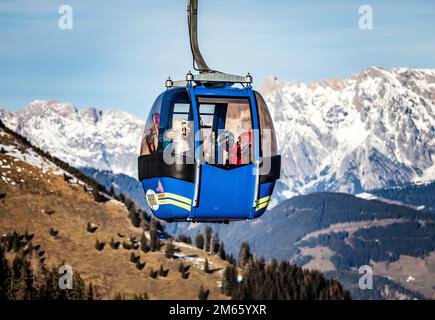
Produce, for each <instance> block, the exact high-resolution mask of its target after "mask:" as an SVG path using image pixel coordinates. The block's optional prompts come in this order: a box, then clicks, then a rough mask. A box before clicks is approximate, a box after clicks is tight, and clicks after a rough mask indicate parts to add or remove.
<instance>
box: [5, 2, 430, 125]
mask: <svg viewBox="0 0 435 320" xmlns="http://www.w3.org/2000/svg"><path fill="white" fill-rule="evenodd" d="M62 4H68V5H70V6H71V7H72V8H73V13H74V15H73V18H74V29H73V30H69V31H62V30H60V29H59V28H58V19H59V17H60V15H59V13H58V9H59V6H60V5H62ZM186 4H187V0H158V1H148V0H125V1H115V0H113V1H112V0H105V1H97V0H83V1H78V0H63V1H54V0H51V1H50V0H39V1H35V0H0V107H6V108H8V109H11V110H19V109H21V108H22V107H24V106H25V105H26V104H28V103H29V102H30V101H32V100H35V99H56V100H60V101H65V102H71V103H73V104H74V105H76V106H77V107H78V108H85V107H91V106H92V107H97V108H101V109H106V108H118V109H122V110H126V111H129V112H132V113H134V114H136V115H138V116H141V117H142V118H144V117H145V114H146V112H147V111H148V109H149V106H150V105H151V104H152V102H153V100H154V98H155V96H157V94H158V93H160V92H161V91H162V90H164V80H165V79H166V78H167V76H168V75H171V77H172V78H173V79H177V78H180V79H181V78H184V76H185V73H186V72H187V71H188V70H189V69H191V68H192V67H191V64H192V61H191V55H190V49H189V44H188V33H187V25H186ZM364 4H368V5H371V6H372V8H373V18H374V29H373V30H366V31H363V30H360V29H359V28H358V20H359V14H358V8H359V7H360V6H361V5H364ZM199 6H200V8H199V9H200V17H199V24H200V26H199V27H200V31H199V41H200V46H201V50H202V52H203V55H204V57H205V58H206V61H207V63H208V64H209V66H211V67H212V68H214V69H218V70H221V71H225V72H229V73H234V74H242V75H244V74H246V72H247V71H249V72H251V73H252V74H253V76H254V80H255V84H257V85H258V84H260V83H261V81H262V80H263V79H264V78H265V77H267V76H276V77H278V78H280V79H287V80H297V81H313V80H319V79H329V78H339V77H346V76H349V75H350V74H352V73H356V72H360V71H361V70H363V69H365V68H367V67H369V66H380V67H399V66H405V67H417V68H435V41H434V40H435V1H422V0H417V1H397V0H395V1H379V0H378V1H365V0H361V1H350V0H342V1H335V0H331V1H308V0H304V1H290V0H236V1H234V0H218V1H217V0H200V4H199Z"/></svg>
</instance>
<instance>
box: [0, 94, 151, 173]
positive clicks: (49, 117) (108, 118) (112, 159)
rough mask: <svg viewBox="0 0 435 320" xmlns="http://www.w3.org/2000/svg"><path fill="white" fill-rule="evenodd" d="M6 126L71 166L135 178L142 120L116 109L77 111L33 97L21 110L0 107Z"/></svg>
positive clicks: (68, 106)
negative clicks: (36, 99) (15, 110)
mask: <svg viewBox="0 0 435 320" xmlns="http://www.w3.org/2000/svg"><path fill="white" fill-rule="evenodd" d="M0 118H1V119H2V121H3V122H4V123H5V125H6V126H7V127H9V128H10V129H12V130H14V131H16V132H17V133H19V134H20V135H23V136H25V137H26V138H27V139H28V140H29V141H30V142H31V143H32V144H34V145H36V146H38V147H40V148H41V149H43V150H45V151H47V152H49V153H50V154H52V155H53V156H55V157H58V158H60V159H62V160H64V161H66V162H68V163H69V164H71V165H73V166H75V167H79V168H80V167H91V168H95V169H98V170H107V171H112V172H114V173H125V174H127V175H130V176H132V177H135V178H137V157H138V154H139V149H140V140H141V137H142V134H143V130H144V126H145V122H144V121H143V120H142V119H139V118H137V117H135V116H133V115H131V114H129V113H127V112H123V111H119V110H113V109H110V110H107V111H101V110H97V109H94V108H89V109H84V110H81V111H78V110H77V109H76V108H75V107H74V106H73V105H71V104H68V103H60V102H56V101H34V102H32V103H30V104H29V105H28V106H27V107H25V108H24V109H23V110H21V111H18V112H10V111H8V110H5V109H2V110H0Z"/></svg>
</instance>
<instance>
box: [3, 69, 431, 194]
mask: <svg viewBox="0 0 435 320" xmlns="http://www.w3.org/2000/svg"><path fill="white" fill-rule="evenodd" d="M259 91H260V92H261V93H262V94H263V96H264V98H265V100H266V101H267V103H268V106H269V108H270V111H271V114H272V117H273V119H274V123H275V129H276V132H277V139H278V146H279V148H280V153H281V155H282V175H281V176H282V179H281V181H280V182H279V183H278V185H277V191H278V194H279V196H280V197H281V199H282V198H288V197H290V196H292V195H295V194H301V193H307V192H310V191H341V192H350V193H360V192H364V191H367V190H372V189H377V188H385V187H390V186H395V185H402V184H406V183H409V182H418V181H431V180H435V157H434V154H435V70H432V69H409V68H396V69H382V68H376V67H372V68H369V69H367V70H364V71H363V72H361V73H358V74H355V75H352V76H350V77H348V78H346V79H332V80H323V81H315V82H311V83H301V82H295V81H293V82H290V81H283V80H278V79H276V78H269V79H266V80H265V81H264V82H263V84H262V85H261V86H260V89H259ZM0 117H1V118H2V119H3V122H4V123H5V124H6V125H7V126H8V127H9V128H11V129H13V130H15V131H17V132H18V133H19V134H21V135H23V136H25V137H26V138H28V139H29V140H30V141H31V142H32V143H33V144H34V145H36V146H38V147H40V148H42V149H43V150H45V151H48V152H49V153H51V154H53V155H54V156H56V157H58V158H60V159H62V160H64V161H66V162H68V163H70V164H72V165H74V166H76V167H92V168H95V169H98V170H110V171H112V172H114V173H125V174H128V175H130V176H132V177H137V156H138V153H139V145H140V140H141V136H142V133H143V128H144V121H143V120H141V119H139V118H137V117H135V116H133V115H131V114H129V113H126V112H123V111H119V110H115V109H109V110H105V111H101V110H98V109H94V108H89V109H85V110H80V111H78V110H77V109H76V108H75V107H74V106H73V105H71V104H67V103H60V102H56V101H34V102H32V103H30V104H29V105H28V106H27V107H26V108H24V109H23V110H21V111H19V112H10V111H8V110H4V109H3V110H0Z"/></svg>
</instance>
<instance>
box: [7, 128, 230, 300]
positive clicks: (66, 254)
mask: <svg viewBox="0 0 435 320" xmlns="http://www.w3.org/2000/svg"><path fill="white" fill-rule="evenodd" d="M2 146H6V147H10V146H15V148H16V149H21V150H22V151H25V150H24V149H25V148H24V147H23V146H22V145H21V144H20V143H18V142H17V141H16V139H15V138H14V137H13V136H11V135H9V134H6V133H4V131H3V130H1V129H0V149H1V147H2ZM5 149H6V150H8V149H7V148H5ZM0 161H1V163H0V193H6V198H5V201H4V203H3V204H1V203H0V232H1V234H3V233H7V232H11V231H13V230H16V231H17V232H20V233H24V231H25V230H28V231H29V232H30V233H34V234H35V237H34V239H33V241H32V242H33V243H34V244H41V245H42V247H43V250H45V251H46V256H47V260H46V263H47V265H48V266H58V265H59V264H61V262H62V261H65V262H66V263H67V264H69V265H71V266H72V267H73V270H74V271H75V272H80V274H81V275H82V277H83V278H84V280H85V281H91V282H92V283H93V285H95V286H96V288H97V292H98V293H99V295H100V296H101V297H102V298H105V299H111V298H113V297H114V296H115V294H116V293H124V294H126V295H127V297H132V296H133V295H134V294H140V293H143V292H147V293H148V295H149V297H150V298H151V299H197V295H198V290H199V287H200V286H201V285H203V286H204V287H205V288H208V289H210V296H209V298H210V299H218V298H220V299H222V298H225V296H223V295H221V294H220V291H219V288H218V283H219V281H220V280H221V276H222V271H217V272H215V273H213V274H205V273H204V272H203V271H202V270H201V269H200V268H201V267H202V261H203V260H204V258H206V257H207V258H208V259H209V262H210V265H211V267H212V268H224V267H225V266H226V263H225V262H224V261H221V260H219V259H217V258H216V257H211V256H208V255H207V254H206V253H205V252H203V251H201V250H197V249H195V248H193V247H188V246H184V245H181V244H177V243H176V247H177V248H178V249H180V250H181V251H180V252H179V253H180V254H185V255H192V256H194V257H195V256H197V259H195V261H196V264H195V263H194V262H193V261H186V262H185V265H192V267H191V269H190V277H189V279H187V280H183V279H181V276H180V273H179V272H178V270H177V269H178V265H179V261H178V260H168V259H166V258H165V256H164V253H163V250H164V248H163V249H162V251H161V252H155V253H147V254H145V253H143V252H141V251H139V250H134V252H135V253H136V254H140V256H141V262H144V261H146V266H145V268H144V269H143V270H141V271H139V270H137V269H136V267H135V265H134V264H132V263H131V262H130V254H131V252H133V250H131V251H130V250H126V249H123V248H120V249H118V250H114V249H112V248H110V246H109V242H110V239H111V238H112V237H113V238H114V239H115V240H120V241H121V242H122V241H123V240H128V238H129V236H130V235H134V236H136V237H137V238H138V239H140V236H141V229H140V228H135V227H133V225H132V224H131V223H130V220H129V219H128V212H127V210H126V208H125V206H124V205H123V204H121V203H120V202H117V201H114V200H111V201H108V202H105V203H98V202H95V201H94V200H93V197H92V195H91V194H89V193H88V192H85V191H84V190H83V186H82V185H80V184H79V183H71V182H66V181H64V179H63V176H62V175H61V174H60V175H59V174H55V171H56V169H54V170H53V169H50V170H48V171H47V172H45V173H44V171H45V170H42V169H41V168H39V167H37V166H34V165H30V164H29V163H27V162H24V161H21V160H17V159H16V158H15V157H14V156H13V155H12V154H11V152H9V151H7V152H6V153H2V152H0ZM1 177H5V179H6V178H9V179H10V181H7V180H2V178H1ZM12 181H13V182H14V184H15V185H13V183H12ZM47 212H54V213H53V214H51V215H49V214H47ZM88 222H91V223H94V224H95V225H97V226H98V230H97V231H96V232H95V233H89V232H87V230H86V226H87V224H88ZM51 228H53V229H55V230H59V235H58V236H57V237H56V238H55V237H53V236H51V235H50V233H49V231H50V229H51ZM118 233H121V234H125V235H126V237H125V238H123V239H122V238H120V237H119V236H118V235H117V234H118ZM97 239H98V240H99V241H104V242H106V246H105V248H104V250H102V251H97V250H96V249H95V242H96V240H97ZM161 264H162V265H163V267H164V268H165V269H167V268H169V269H170V271H169V274H168V276H167V277H166V278H163V277H158V278H157V279H152V278H150V277H149V271H150V269H151V268H152V269H154V270H157V269H158V268H159V267H160V265H161Z"/></svg>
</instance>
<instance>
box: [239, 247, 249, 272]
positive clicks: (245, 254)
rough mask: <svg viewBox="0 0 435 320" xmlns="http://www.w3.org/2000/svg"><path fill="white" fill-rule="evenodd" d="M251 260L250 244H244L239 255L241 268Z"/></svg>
mask: <svg viewBox="0 0 435 320" xmlns="http://www.w3.org/2000/svg"><path fill="white" fill-rule="evenodd" d="M250 259H251V250H250V249H249V244H248V243H247V242H243V243H242V244H241V246H240V254H239V265H240V267H242V268H243V267H244V266H245V265H246V264H247V263H248V261H249V260H250Z"/></svg>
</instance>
